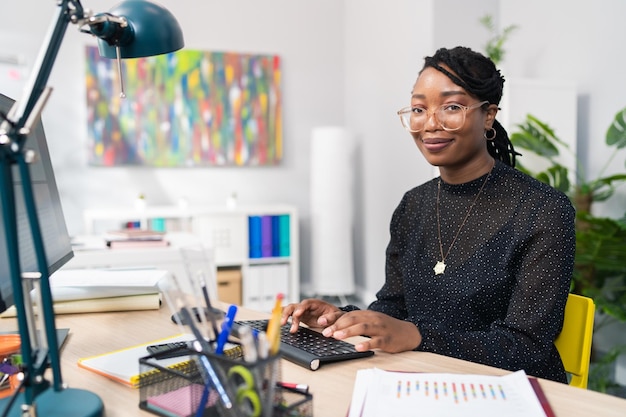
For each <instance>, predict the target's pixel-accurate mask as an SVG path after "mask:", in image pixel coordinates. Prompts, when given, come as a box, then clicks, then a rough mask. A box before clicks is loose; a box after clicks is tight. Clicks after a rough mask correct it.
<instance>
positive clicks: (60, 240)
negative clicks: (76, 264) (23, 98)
mask: <svg viewBox="0 0 626 417" xmlns="http://www.w3.org/2000/svg"><path fill="white" fill-rule="evenodd" d="M12 105H13V100H12V99H10V98H8V97H6V96H5V95H3V94H0V111H1V112H2V113H3V114H5V115H6V114H7V113H8V112H9V110H10V109H11V106H12ZM1 121H2V120H0V122H1ZM26 148H28V149H33V150H34V151H35V152H36V155H37V157H36V159H35V162H33V163H32V164H31V166H30V175H31V183H32V187H33V194H34V196H35V203H36V205H37V213H38V216H39V226H40V227H41V233H42V236H43V240H44V247H45V250H46V256H47V258H48V259H47V261H48V273H49V274H51V273H53V272H54V271H56V270H57V269H59V268H60V267H61V266H62V265H64V264H65V263H66V262H67V261H69V260H70V259H71V258H72V256H73V255H74V254H73V252H72V246H71V242H70V236H69V234H68V232H67V226H66V224H65V218H64V216H63V210H62V208H61V201H60V198H59V192H58V190H57V185H56V181H55V179H54V172H53V170H52V163H51V161H50V154H49V153H48V145H47V143H46V135H45V134H44V130H43V125H42V123H41V120H38V121H37V123H36V124H35V126H34V127H33V130H32V132H31V134H30V135H29V136H28V139H27V141H26ZM12 170H13V171H12V172H13V181H14V187H13V188H14V190H15V201H16V211H17V222H18V229H17V230H18V234H19V252H20V263H21V271H22V272H33V271H38V268H37V258H36V255H35V249H34V247H33V245H32V237H31V231H30V227H29V223H28V218H27V216H26V210H25V206H24V197H23V192H22V184H21V178H20V175H19V170H18V167H17V166H14V167H13V168H12ZM2 192H3V193H4V190H3V191H2ZM12 305H13V287H12V285H11V277H10V270H9V260H8V255H7V248H6V238H5V233H4V219H2V221H0V312H2V311H4V310H6V309H7V308H8V307H10V306H12Z"/></svg>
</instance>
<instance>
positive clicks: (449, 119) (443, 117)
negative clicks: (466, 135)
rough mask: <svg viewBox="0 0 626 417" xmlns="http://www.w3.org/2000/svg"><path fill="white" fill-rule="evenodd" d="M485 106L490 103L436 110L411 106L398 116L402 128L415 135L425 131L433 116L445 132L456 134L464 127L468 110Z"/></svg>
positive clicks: (483, 102)
mask: <svg viewBox="0 0 626 417" xmlns="http://www.w3.org/2000/svg"><path fill="white" fill-rule="evenodd" d="M485 104H489V102H488V101H481V102H480V103H474V104H472V105H470V106H463V105H462V104H458V103H446V104H442V105H441V106H439V107H437V108H435V109H434V110H429V109H427V108H424V107H419V106H410V107H404V108H402V109H400V110H398V116H400V122H402V126H404V128H405V129H406V130H408V131H409V132H414V133H415V132H421V131H422V130H424V125H425V124H426V122H427V121H428V119H429V117H430V115H431V114H432V115H434V116H435V120H436V121H437V123H439V125H440V126H441V127H442V128H443V130H445V131H447V132H454V131H456V130H459V129H460V128H461V127H463V124H464V123H465V116H466V113H467V111H468V110H472V109H475V108H478V107H481V106H484V105H485Z"/></svg>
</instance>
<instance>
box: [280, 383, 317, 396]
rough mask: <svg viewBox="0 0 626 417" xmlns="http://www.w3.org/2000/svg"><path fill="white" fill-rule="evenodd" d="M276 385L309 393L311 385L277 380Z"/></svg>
mask: <svg viewBox="0 0 626 417" xmlns="http://www.w3.org/2000/svg"><path fill="white" fill-rule="evenodd" d="M276 385H277V386H278V387H281V388H290V389H293V390H296V391H298V392H301V393H303V394H308V393H309V386H308V385H307V384H296V383H294V382H277V383H276Z"/></svg>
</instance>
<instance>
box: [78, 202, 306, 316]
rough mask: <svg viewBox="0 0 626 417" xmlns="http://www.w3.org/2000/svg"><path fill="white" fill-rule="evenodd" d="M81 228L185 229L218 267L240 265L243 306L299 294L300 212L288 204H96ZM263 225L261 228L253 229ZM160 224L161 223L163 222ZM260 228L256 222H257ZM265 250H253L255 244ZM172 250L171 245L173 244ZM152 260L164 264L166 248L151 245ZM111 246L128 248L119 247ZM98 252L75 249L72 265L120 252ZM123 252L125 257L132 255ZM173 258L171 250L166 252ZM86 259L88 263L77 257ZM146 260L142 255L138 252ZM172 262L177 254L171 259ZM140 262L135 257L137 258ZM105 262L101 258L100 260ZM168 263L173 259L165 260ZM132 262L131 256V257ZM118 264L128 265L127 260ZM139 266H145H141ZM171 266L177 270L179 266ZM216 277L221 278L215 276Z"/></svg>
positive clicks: (261, 306)
mask: <svg viewBox="0 0 626 417" xmlns="http://www.w3.org/2000/svg"><path fill="white" fill-rule="evenodd" d="M84 221H85V228H86V230H88V231H89V232H90V233H92V234H100V233H103V232H106V231H107V230H111V229H113V228H120V227H122V226H123V225H125V224H126V223H128V222H135V221H136V222H140V223H141V225H142V226H143V227H145V228H151V227H152V225H153V224H154V225H158V226H159V227H160V228H161V227H164V229H165V231H166V232H169V231H170V230H174V231H176V232H180V231H183V232H188V233H190V234H191V235H193V236H194V237H196V238H198V239H199V241H201V242H202V243H203V244H205V245H206V246H208V247H210V248H211V249H212V251H213V258H214V261H215V264H216V266H217V268H218V275H219V270H220V269H221V268H224V269H229V270H232V269H233V268H239V269H240V270H241V277H242V283H241V287H242V289H241V293H242V294H241V300H242V304H243V305H244V306H245V307H250V308H254V309H255V310H260V311H267V312H269V311H271V309H272V307H273V305H274V300H275V298H276V294H277V293H279V292H280V293H283V294H284V296H285V298H284V303H285V304H286V303H291V302H296V301H298V300H299V298H300V274H299V268H300V267H299V259H298V254H299V245H298V242H299V241H298V239H299V238H298V214H297V210H296V208H295V207H293V206H290V205H264V206H241V207H236V208H232V209H230V208H226V207H210V206H205V207H193V208H186V207H185V208H178V207H146V208H145V209H143V210H120V209H112V210H105V209H98V210H86V211H85V213H84ZM258 224H263V227H262V228H257V225H258ZM163 225H164V226H163ZM259 227H260V226H259ZM268 244H271V245H273V246H272V247H266V246H263V250H262V251H261V249H259V250H256V249H257V245H268ZM172 249H174V251H175V248H172ZM154 250H155V252H154V253H153V254H154V256H149V257H148V258H147V259H154V262H155V263H157V264H158V263H162V262H163V261H164V259H163V258H161V257H162V256H163V255H165V254H166V252H167V251H160V252H159V251H157V250H156V248H155V249H154ZM115 251H130V250H129V249H117V250H115ZM100 252H103V253H100V254H97V255H96V254H94V253H90V254H87V253H85V254H82V255H81V253H80V251H76V255H77V256H76V258H77V259H75V260H73V261H72V264H73V267H77V265H83V267H86V266H89V267H92V266H94V263H95V262H96V261H95V260H94V259H93V258H94V256H97V257H103V258H102V259H107V261H106V264H107V266H116V265H117V262H116V261H115V259H116V258H118V259H119V258H120V256H119V255H122V254H121V253H118V254H114V253H113V252H114V250H102V251H100ZM128 255H129V256H122V258H124V259H126V260H128V259H129V258H130V259H132V258H133V256H132V255H130V253H129V254H128ZM168 256H170V257H171V255H168ZM81 257H83V259H84V260H85V261H86V259H87V258H89V263H90V264H89V265H86V264H85V262H83V261H81V259H80V258H81ZM141 259H142V264H145V261H146V256H142V257H141ZM172 259H173V262H176V261H175V259H176V258H175V257H174V258H172ZM137 260H138V261H139V259H138V258H137ZM102 262H104V261H102ZM168 262H169V263H172V261H168ZM131 263H132V261H131ZM119 266H125V267H126V266H129V265H128V263H125V264H124V265H119ZM142 266H143V265H142ZM170 268H174V269H180V266H179V265H172V266H171V267H170ZM218 280H219V277H218Z"/></svg>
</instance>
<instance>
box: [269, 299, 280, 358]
mask: <svg viewBox="0 0 626 417" xmlns="http://www.w3.org/2000/svg"><path fill="white" fill-rule="evenodd" d="M283 298H284V295H283V294H282V293H278V294H277V295H276V303H275V304H274V308H273V309H272V316H271V318H270V320H269V323H268V324H267V340H268V342H269V344H270V353H271V354H272V355H275V354H277V353H278V349H279V348H280V319H281V316H282V311H283V307H282V302H283Z"/></svg>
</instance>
